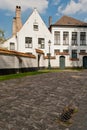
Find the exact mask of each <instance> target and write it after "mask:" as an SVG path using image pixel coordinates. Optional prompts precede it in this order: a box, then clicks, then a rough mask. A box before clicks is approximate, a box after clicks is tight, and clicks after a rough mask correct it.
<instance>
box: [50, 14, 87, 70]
mask: <svg viewBox="0 0 87 130" xmlns="http://www.w3.org/2000/svg"><path fill="white" fill-rule="evenodd" d="M50 31H51V33H52V43H53V44H52V46H51V47H52V49H53V50H52V51H54V55H55V56H56V59H55V60H56V66H58V67H60V68H65V67H84V68H87V23H85V22H82V21H79V20H76V19H74V18H71V17H68V16H63V17H62V18H61V19H59V20H58V21H57V22H56V23H55V24H53V25H50Z"/></svg>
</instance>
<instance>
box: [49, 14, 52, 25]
mask: <svg viewBox="0 0 87 130" xmlns="http://www.w3.org/2000/svg"><path fill="white" fill-rule="evenodd" d="M51 24H52V16H49V27H50V25H51Z"/></svg>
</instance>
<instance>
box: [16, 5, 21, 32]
mask: <svg viewBox="0 0 87 130" xmlns="http://www.w3.org/2000/svg"><path fill="white" fill-rule="evenodd" d="M21 28H22V21H21V7H20V6H16V31H17V32H18V31H19V30H20V29H21Z"/></svg>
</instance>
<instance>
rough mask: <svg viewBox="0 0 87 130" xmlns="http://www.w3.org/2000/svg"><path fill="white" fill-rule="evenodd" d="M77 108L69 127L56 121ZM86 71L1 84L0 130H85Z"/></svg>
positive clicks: (28, 77) (33, 77)
mask: <svg viewBox="0 0 87 130" xmlns="http://www.w3.org/2000/svg"><path fill="white" fill-rule="evenodd" d="M70 103H73V104H75V105H76V106H77V107H78V113H77V114H76V115H74V116H73V117H72V120H73V122H72V125H71V126H69V127H68V126H63V125H61V124H60V123H59V122H58V117H59V115H60V114H61V112H62V110H63V108H64V107H65V106H67V105H69V104H70ZM86 129H87V70H84V71H78V72H75V71H73V72H68V71H63V72H55V73H48V74H42V75H36V76H27V77H23V78H19V79H12V80H7V81H3V82H0V130H86Z"/></svg>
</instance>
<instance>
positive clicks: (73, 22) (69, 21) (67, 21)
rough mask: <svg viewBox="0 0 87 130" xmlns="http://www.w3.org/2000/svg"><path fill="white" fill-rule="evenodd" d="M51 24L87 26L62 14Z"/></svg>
mask: <svg viewBox="0 0 87 130" xmlns="http://www.w3.org/2000/svg"><path fill="white" fill-rule="evenodd" d="M53 26H87V23H86V22H82V21H80V20H77V19H75V18H72V17H69V16H63V17H61V18H60V19H59V20H58V21H57V22H56V23H55V24H53Z"/></svg>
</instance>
